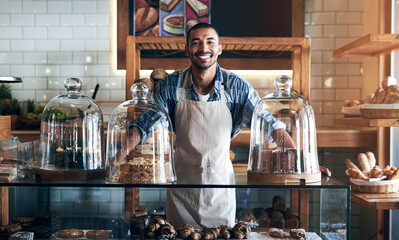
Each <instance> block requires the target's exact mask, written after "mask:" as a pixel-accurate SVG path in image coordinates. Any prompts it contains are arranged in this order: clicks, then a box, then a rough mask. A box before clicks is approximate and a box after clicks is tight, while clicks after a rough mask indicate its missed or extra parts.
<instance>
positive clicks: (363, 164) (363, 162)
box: [357, 153, 371, 172]
mask: <svg viewBox="0 0 399 240" xmlns="http://www.w3.org/2000/svg"><path fill="white" fill-rule="evenodd" d="M357 161H358V163H359V166H360V170H362V171H364V172H370V170H371V169H370V164H369V160H368V158H367V156H366V154H364V153H359V154H358V155H357Z"/></svg>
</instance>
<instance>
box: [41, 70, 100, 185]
mask: <svg viewBox="0 0 399 240" xmlns="http://www.w3.org/2000/svg"><path fill="white" fill-rule="evenodd" d="M64 86H65V89H66V93H65V94H61V95H58V96H56V97H54V98H53V99H52V100H50V101H49V102H48V103H47V105H46V107H45V108H44V111H43V114H42V120H41V131H40V144H41V153H42V154H41V155H42V157H41V163H40V169H38V171H37V175H39V176H40V177H41V178H42V179H57V180H84V179H92V178H102V177H104V175H105V157H104V140H103V139H104V123H103V115H102V112H101V110H100V108H99V107H98V106H97V104H96V103H95V102H94V101H93V100H92V99H91V98H89V97H86V96H84V95H82V94H81V93H80V90H81V88H82V82H81V80H80V79H79V78H68V79H67V80H66V81H65V84H64Z"/></svg>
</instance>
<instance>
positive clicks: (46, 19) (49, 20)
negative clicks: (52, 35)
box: [36, 14, 60, 26]
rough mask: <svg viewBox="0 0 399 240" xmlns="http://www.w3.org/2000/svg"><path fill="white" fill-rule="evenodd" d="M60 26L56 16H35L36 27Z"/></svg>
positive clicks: (58, 18)
mask: <svg viewBox="0 0 399 240" xmlns="http://www.w3.org/2000/svg"><path fill="white" fill-rule="evenodd" d="M59 24H60V16H59V15H58V14H36V26H57V25H59Z"/></svg>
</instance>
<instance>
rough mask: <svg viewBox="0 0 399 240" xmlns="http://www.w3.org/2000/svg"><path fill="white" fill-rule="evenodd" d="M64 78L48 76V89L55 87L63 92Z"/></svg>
mask: <svg viewBox="0 0 399 240" xmlns="http://www.w3.org/2000/svg"><path fill="white" fill-rule="evenodd" d="M65 80H66V78H65V77H63V78H60V77H49V78H48V82H47V84H48V89H57V90H61V91H62V92H65V87H64V84H65Z"/></svg>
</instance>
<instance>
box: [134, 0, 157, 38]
mask: <svg viewBox="0 0 399 240" xmlns="http://www.w3.org/2000/svg"><path fill="white" fill-rule="evenodd" d="M159 15H160V14H159V0H136V1H134V16H133V22H134V28H133V31H134V35H136V36H159V31H160V30H159Z"/></svg>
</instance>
